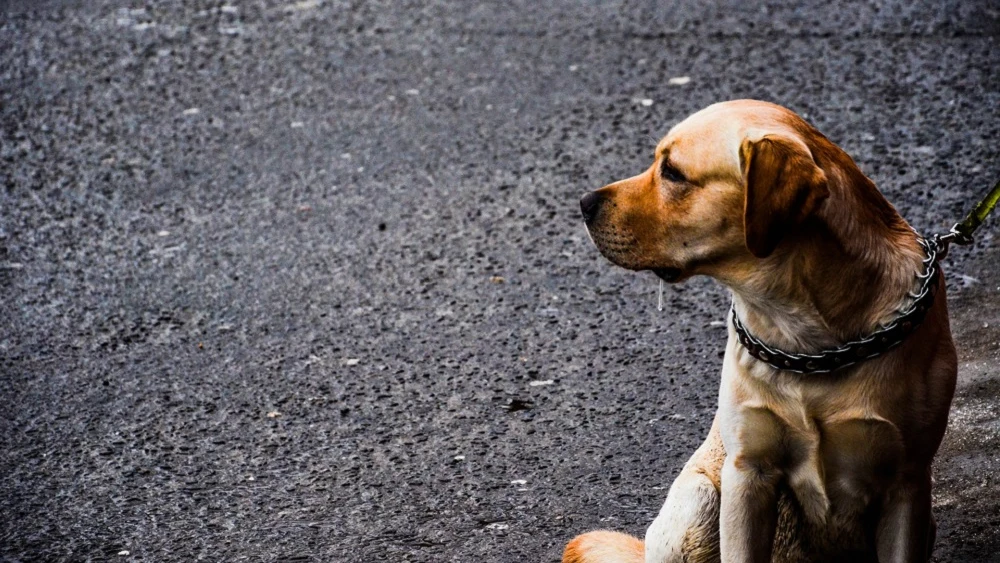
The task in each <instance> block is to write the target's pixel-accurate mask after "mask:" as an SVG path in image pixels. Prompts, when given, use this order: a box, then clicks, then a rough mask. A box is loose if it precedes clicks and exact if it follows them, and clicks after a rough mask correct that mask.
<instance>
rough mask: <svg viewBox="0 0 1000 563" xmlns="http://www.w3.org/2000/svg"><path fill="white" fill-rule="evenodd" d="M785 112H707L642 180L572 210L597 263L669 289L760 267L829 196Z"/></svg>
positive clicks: (726, 106)
mask: <svg viewBox="0 0 1000 563" xmlns="http://www.w3.org/2000/svg"><path fill="white" fill-rule="evenodd" d="M808 130H810V128H809V126H808V125H806V124H805V122H804V121H802V119H801V118H799V117H798V116H797V115H795V114H794V113H792V112H791V111H789V110H787V109H784V108H781V107H779V106H775V105H773V104H768V103H765V102H756V101H751V100H739V101H734V102H725V103H721V104H716V105H713V106H710V107H708V108H706V109H704V110H702V111H700V112H698V113H696V114H694V115H692V116H691V117H689V118H687V119H686V120H684V121H683V122H681V123H679V124H678V125H677V126H675V127H674V128H673V129H671V131H670V132H669V133H668V134H667V136H666V137H664V138H663V140H662V141H660V143H659V144H658V145H657V147H656V153H655V156H654V160H653V164H652V165H651V166H650V167H649V168H648V169H647V170H646V171H645V172H643V173H641V174H639V175H638V176H634V177H632V178H629V179H626V180H621V181H619V182H615V183H613V184H611V185H608V186H605V187H603V188H601V189H599V190H597V191H594V192H591V193H588V194H587V195H585V196H584V197H583V199H582V200H581V201H580V207H581V209H582V211H583V215H584V218H585V219H586V222H587V229H588V230H589V232H590V236H591V238H592V239H593V240H594V243H595V244H596V245H597V248H598V249H599V250H600V251H601V254H603V255H604V256H605V257H607V258H608V259H609V260H611V261H612V262H614V263H615V264H618V265H619V266H623V267H625V268H629V269H632V270H652V271H653V272H655V273H656V274H657V275H658V276H660V277H661V278H662V279H664V280H667V281H677V280H681V279H684V278H687V277H689V276H691V275H695V274H708V275H717V276H718V275H722V277H725V276H724V274H725V272H724V270H725V269H726V268H738V267H741V266H743V267H746V266H747V265H752V264H753V262H754V261H755V260H759V259H762V258H766V257H767V256H769V255H771V254H772V253H773V252H774V251H775V249H776V248H777V247H778V246H779V244H781V243H782V241H783V240H785V239H786V238H787V237H789V235H790V234H792V233H794V231H795V230H796V229H797V228H799V227H800V226H801V225H802V224H803V223H804V222H805V221H806V220H807V219H808V218H809V217H810V216H812V215H813V214H814V213H815V212H816V210H817V209H818V208H819V206H820V204H821V203H822V202H823V201H824V199H826V197H827V196H828V195H829V193H830V192H829V189H828V187H827V177H826V174H825V173H824V172H823V170H822V169H821V168H820V167H819V166H818V165H817V163H816V161H815V159H814V157H813V155H812V153H811V152H810V149H809V147H808V145H807V144H806V140H805V137H804V134H805V132H806V131H808Z"/></svg>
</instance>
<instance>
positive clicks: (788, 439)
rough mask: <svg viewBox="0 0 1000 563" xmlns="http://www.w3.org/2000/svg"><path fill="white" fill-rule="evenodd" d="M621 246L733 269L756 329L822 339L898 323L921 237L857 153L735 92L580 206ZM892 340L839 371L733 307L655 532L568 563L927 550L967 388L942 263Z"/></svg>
mask: <svg viewBox="0 0 1000 563" xmlns="http://www.w3.org/2000/svg"><path fill="white" fill-rule="evenodd" d="M582 205H583V206H584V208H585V215H587V216H588V219H587V226H588V229H589V231H590V235H591V237H592V239H593V241H594V243H595V244H596V245H597V247H598V249H599V250H600V251H601V253H602V254H603V255H604V256H605V257H607V258H608V259H609V260H611V261H612V262H614V263H616V264H618V265H620V266H624V267H626V268H629V269H633V270H647V269H648V270H653V271H654V272H656V273H657V274H658V275H659V276H660V277H662V278H665V279H667V280H668V281H679V280H683V279H685V278H687V277H689V276H692V275H697V274H703V275H708V276H711V277H713V278H715V279H717V280H718V281H720V282H721V283H723V284H725V285H726V286H727V287H728V288H729V289H730V290H731V291H732V295H733V301H734V304H735V309H736V312H737V313H738V314H739V316H740V318H741V319H742V321H743V322H744V324H745V325H746V327H747V329H748V330H750V332H751V333H753V334H754V335H756V336H757V337H758V338H760V339H761V340H763V341H764V342H767V343H768V344H771V345H774V346H776V347H779V348H782V349H784V350H787V351H791V352H815V351H818V350H821V349H825V348H831V347H835V346H837V345H839V344H841V343H843V342H846V341H849V340H853V339H856V338H858V337H859V336H863V335H865V334H868V333H870V332H871V331H873V330H874V329H876V328H877V327H878V325H879V324H880V323H886V322H887V321H890V320H892V319H893V317H894V316H895V315H896V313H897V312H898V311H899V310H901V309H902V308H905V307H906V306H907V305H908V304H909V303H910V302H911V298H910V297H909V296H908V295H907V293H908V292H910V291H912V290H914V289H916V288H917V287H918V285H919V281H918V279H917V277H916V276H917V274H918V273H920V272H921V270H922V265H921V260H922V258H923V252H922V249H921V247H920V245H919V244H918V241H917V236H916V234H915V233H914V232H913V230H912V229H911V228H910V227H909V226H908V225H907V223H906V221H904V220H903V219H902V217H900V216H899V214H898V213H897V212H896V210H895V209H894V208H893V207H892V205H890V204H889V203H888V202H887V201H886V200H885V199H884V198H883V197H882V195H881V194H880V193H879V192H878V190H877V189H876V188H875V185H874V184H873V183H872V182H871V180H869V179H868V178H867V177H865V175H864V174H863V173H862V172H861V171H860V170H859V169H858V167H857V165H855V163H854V161H853V160H851V158H850V157H849V156H848V155H847V154H846V153H844V152H843V151H842V150H841V149H840V148H838V147H837V146H835V145H834V144H833V143H831V142H830V141H829V140H827V139H826V138H825V137H824V136H823V135H822V134H820V133H819V132H818V131H817V130H816V129H814V128H813V127H811V126H810V125H808V124H807V123H806V122H805V121H803V120H802V119H801V118H800V117H798V116H797V115H795V114H794V113H792V112H791V111H789V110H787V109H785V108H782V107H779V106H776V105H773V104H769V103H765V102H757V101H752V100H739V101H733V102H726V103H721V104H716V105H713V106H710V107H708V108H706V109H704V110H702V111H700V112H698V113H696V114H694V115H692V116H691V117H689V118H688V119H686V120H684V121H683V122H681V123H680V124H678V125H677V126H675V127H674V128H673V129H672V130H671V131H670V132H669V133H668V134H667V136H666V137H665V138H664V139H663V140H662V141H661V142H660V143H659V145H658V146H657V148H656V153H655V160H654V162H653V165H652V166H650V168H649V169H648V170H646V171H645V172H643V173H642V174H639V175H638V176H635V177H633V178H629V179H627V180H622V181H620V182H616V183H614V184H611V185H609V186H606V187H604V188H601V189H600V190H598V191H596V192H593V194H591V195H590V196H589V198H585V200H584V201H583V202H582ZM938 284H939V286H938V292H937V296H936V298H935V301H934V305H933V307H932V308H931V309H930V311H929V313H928V314H927V316H926V319H925V320H924V322H923V323H922V324H921V325H920V326H919V327H918V328H917V329H916V330H915V331H914V332H913V333H912V334H911V335H910V336H909V337H908V338H907V340H906V341H905V342H903V343H902V344H901V345H900V346H898V347H896V348H894V349H892V350H891V351H889V352H887V353H885V354H883V355H881V356H879V357H877V358H874V359H871V360H867V361H865V362H862V363H860V364H858V365H856V366H853V367H850V368H846V369H844V370H841V371H839V372H835V373H832V374H817V375H799V374H794V373H789V372H782V371H778V370H776V369H774V368H772V367H771V366H769V365H766V364H764V363H762V362H760V361H758V360H756V359H755V358H753V357H751V356H750V355H749V354H748V353H747V351H746V350H745V349H744V348H742V346H741V345H740V344H739V342H738V340H737V339H736V336H735V333H734V331H733V327H732V323H731V322H730V324H729V341H728V343H727V344H726V353H725V359H724V360H723V366H722V382H721V386H720V389H719V409H718V411H717V413H716V416H715V421H714V422H713V424H712V428H711V431H710V432H709V435H708V438H707V439H706V440H705V443H704V444H702V446H701V447H700V448H698V450H697V451H696V452H695V453H694V455H693V456H692V457H691V459H690V461H688V463H687V465H685V466H684V468H683V470H682V471H681V473H680V475H679V476H678V477H677V479H676V481H674V484H673V486H672V487H671V488H670V492H669V494H668V495H667V500H666V503H665V504H664V505H663V508H662V509H661V511H660V513H659V516H657V517H656V519H655V520H654V521H653V523H652V525H651V526H650V527H649V529H648V530H647V532H646V539H645V542H644V543H643V542H641V541H640V540H638V539H636V538H631V537H629V536H626V535H624V534H619V533H617V532H609V531H597V532H590V533H587V534H583V535H581V536H578V537H577V538H575V539H573V540H572V541H571V542H570V543H569V545H567V547H566V551H565V554H564V557H563V561H564V562H566V563H619V562H621V563H625V562H639V561H643V560H645V561H646V562H647V563H666V562H682V561H683V562H689V563H690V562H707V561H720V560H721V561H725V562H751V561H752V562H766V561H776V562H818V561H850V562H851V563H862V562H875V561H880V562H882V563H889V562H918V561H919V562H925V561H927V560H928V558H929V556H930V550H931V547H932V545H933V542H934V535H935V524H934V521H933V518H932V516H931V492H930V490H931V461H932V458H933V457H934V454H935V452H936V451H937V449H938V445H939V444H940V442H941V438H942V436H943V434H944V431H945V426H946V424H947V419H948V408H949V405H950V403H951V399H952V395H953V393H954V389H955V375H956V369H957V367H956V364H957V360H956V355H955V347H954V343H953V341H952V337H951V331H950V328H949V326H948V312H947V305H946V301H945V291H944V289H945V288H944V281H943V276H939V279H938Z"/></svg>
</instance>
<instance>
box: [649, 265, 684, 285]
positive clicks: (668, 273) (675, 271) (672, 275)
mask: <svg viewBox="0 0 1000 563" xmlns="http://www.w3.org/2000/svg"><path fill="white" fill-rule="evenodd" d="M652 270H653V273H654V274H656V277H658V278H660V279H661V280H663V281H665V282H667V283H673V282H675V281H677V279H678V278H680V277H681V269H680V268H653V269H652Z"/></svg>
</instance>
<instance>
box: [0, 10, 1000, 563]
mask: <svg viewBox="0 0 1000 563" xmlns="http://www.w3.org/2000/svg"><path fill="white" fill-rule="evenodd" d="M810 4H812V5H810V6H800V5H799V3H798V2H792V1H783V2H773V3H767V4H766V5H756V4H755V3H751V2H740V1H735V0H732V1H729V2H719V3H704V2H699V1H695V0H684V1H673V2H653V1H646V2H640V1H624V0H623V1H609V2H590V1H588V2H570V1H567V0H560V1H553V2H545V3H539V2H531V1H527V0H516V1H508V2H494V3H489V4H487V3H483V4H479V3H471V2H462V1H458V0H452V1H430V2H415V1H405V2H404V1H397V2H389V1H373V2H359V1H353V2H347V1H318V2H310V1H303V2H289V3H282V2H271V1H258V2H245V3H242V2H233V3H231V4H224V3H222V2H177V1H163V2H150V1H143V0H132V1H128V2H126V1H113V0H102V1H92V2H85V1H75V2H59V1H55V0H48V1H45V2H40V3H32V2H28V1H11V0H6V1H0V184H2V191H0V398H2V400H3V406H4V408H3V413H2V416H0V477H2V479H0V505H2V506H3V508H2V510H0V561H5V562H14V561H23V562H30V561H122V562H125V561H351V562H354V561H357V562H362V561H456V562H468V561H490V562H493V561H497V562H508V561H509V562H515V561H556V560H557V559H558V557H559V554H560V550H561V547H562V545H563V543H564V542H565V541H566V540H567V539H569V538H570V537H572V536H573V535H574V534H576V533H579V532H582V531H585V530H587V529H591V528H595V527H606V528H613V529H620V530H624V531H628V532H632V533H636V534H641V533H642V532H643V530H644V529H645V527H646V526H647V525H648V523H649V522H650V521H651V519H652V518H653V516H654V515H655V514H656V512H657V510H658V509H659V507H660V504H661V503H662V501H663V498H664V496H665V494H666V490H665V489H666V487H668V486H669V484H670V482H671V481H672V479H673V477H674V476H675V475H676V473H677V471H678V470H679V468H680V466H681V465H682V464H683V462H684V461H685V460H686V458H687V457H688V456H689V455H690V453H691V452H692V451H693V449H694V448H695V447H696V446H697V445H698V444H699V443H700V441H701V440H702V438H703V436H704V435H705V433H706V432H707V429H708V425H709V423H710V421H711V417H712V413H713V411H714V404H715V400H716V390H717V381H718V376H717V373H718V370H719V362H720V359H719V358H720V356H721V353H722V348H723V341H724V338H725V335H724V329H723V328H722V327H720V326H719V324H720V323H719V321H721V320H722V319H723V317H724V313H725V310H726V306H727V302H728V301H727V297H726V294H725V292H724V291H723V290H722V289H721V288H720V287H719V286H717V285H716V284H714V283H712V282H710V281H708V280H700V279H699V280H692V281H691V282H689V283H686V284H684V285H679V286H676V287H671V288H670V289H668V293H667V300H668V306H667V308H666V309H665V310H664V311H663V312H662V313H660V312H657V310H656V306H655V305H656V282H655V281H654V278H653V277H652V275H651V274H634V273H630V272H625V271H623V270H619V269H616V268H615V267H613V266H611V265H610V264H608V263H607V262H606V261H604V260H603V259H601V258H600V256H599V255H598V253H597V251H596V250H595V249H594V248H593V247H592V245H591V244H590V242H589V241H588V239H587V236H586V233H585V231H584V229H583V227H582V225H581V223H580V221H579V218H578V213H579V211H578V207H577V200H578V198H579V196H580V195H582V194H583V193H584V192H586V191H587V190H590V189H593V188H596V187H599V186H600V185H602V184H603V183H606V182H608V181H611V180H614V179H618V178H621V177H624V176H626V175H631V174H634V173H636V172H638V171H639V170H641V169H642V168H644V167H645V166H647V165H648V162H649V159H650V156H651V153H652V149H653V146H654V143H655V141H656V139H657V138H658V137H659V136H661V135H662V134H664V133H665V132H666V131H667V129H668V128H669V127H670V125H672V124H673V123H675V122H677V121H678V120H680V119H681V118H683V117H684V116H686V115H687V114H689V113H691V112H693V111H695V110H697V109H700V108H701V107H703V106H705V105H708V104H710V103H712V102H716V101H720V100H726V99H732V98H741V97H752V98H760V99H766V100H771V101H775V102H778V103H781V104H783V105H787V106H789V107H791V108H793V109H795V110H796V111H798V112H800V113H802V114H804V115H805V116H807V118H808V119H810V120H811V121H812V122H813V123H814V124H816V125H817V126H818V127H819V128H820V129H821V130H823V131H824V132H826V133H827V135H828V136H829V137H831V138H832V139H833V140H834V141H835V142H837V143H839V144H840V145H842V146H843V147H845V148H846V149H847V151H848V152H849V153H851V154H852V155H853V156H854V157H855V158H856V160H857V161H858V163H859V165H860V166H861V168H862V169H863V170H865V171H866V172H867V173H868V174H869V175H870V176H871V177H872V178H873V179H875V181H876V183H877V184H878V185H879V186H880V187H881V189H882V190H883V192H884V193H885V194H886V195H887V196H888V198H889V199H890V200H891V201H893V202H894V203H895V204H896V205H897V207H898V208H899V209H900V211H901V212H902V213H903V214H904V216H906V217H907V218H908V219H909V220H910V221H911V222H912V223H913V225H914V226H915V227H916V228H918V229H919V230H921V231H924V232H928V233H930V232H935V231H940V230H943V229H945V228H947V227H948V226H949V225H950V224H951V222H953V221H955V220H956V219H958V218H959V216H960V215H961V214H962V213H964V212H965V210H967V208H968V206H969V205H970V203H971V200H972V199H973V197H974V196H976V195H978V194H979V193H980V192H981V191H983V190H985V189H986V188H987V187H988V186H989V185H990V183H991V182H993V181H995V180H996V179H997V175H998V174H1000V116H998V111H997V110H998V108H1000V79H998V76H1000V43H998V38H1000V6H998V4H997V3H996V2H995V1H985V0H984V1H977V0H970V1H965V2H959V1H937V2H930V1H927V2H902V1H899V2H882V1H876V2H859V3H827V2H812V3H810ZM681 77H687V78H689V81H687V82H686V83H684V84H672V83H671V81H670V79H672V78H675V79H676V78H681ZM674 82H684V80H675V81H674ZM998 225H1000V223H998V222H997V221H995V220H994V221H993V222H992V224H990V225H988V226H987V227H986V229H985V230H986V232H984V234H983V235H982V238H981V239H980V240H979V241H978V243H977V244H976V245H975V246H973V247H971V248H961V249H957V250H956V251H954V252H953V254H952V256H951V257H950V258H949V261H948V265H947V269H948V275H949V278H948V280H949V287H950V294H951V309H952V316H953V329H954V331H955V334H956V337H957V339H958V344H959V348H960V354H961V361H962V364H961V373H960V384H959V392H958V397H957V400H956V404H955V408H954V411H953V412H954V414H953V416H952V424H951V427H950V429H949V434H948V437H947V438H946V442H945V444H944V446H943V448H942V452H941V454H940V456H939V461H938V464H937V466H936V478H937V480H938V487H937V489H936V492H935V510H936V513H937V515H938V519H939V523H940V534H939V538H940V540H939V543H938V549H937V556H936V560H937V561H940V562H945V561H948V562H966V561H998V560H1000V556H998V555H996V553H997V551H998V550H1000V478H998V477H997V475H998V474H1000V473H998V471H1000V406H998V400H997V396H998V394H1000V373H998V372H1000V369H998V365H1000V312H998V311H997V309H996V306H997V305H998V303H1000V267H998V261H1000V236H998V235H1000V226H998ZM549 381H551V383H550V384H549V383H548V382H549Z"/></svg>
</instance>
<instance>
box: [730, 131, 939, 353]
mask: <svg viewBox="0 0 1000 563" xmlns="http://www.w3.org/2000/svg"><path fill="white" fill-rule="evenodd" d="M831 146H832V145H831ZM834 148H835V147H834ZM836 150H837V151H838V153H839V154H835V153H834V154H833V157H832V158H831V156H830V155H827V154H825V153H824V152H823V151H818V154H817V155H816V156H817V161H820V160H821V159H822V158H824V157H825V158H826V160H827V161H826V162H822V163H821V165H822V166H823V168H824V171H825V172H826V173H827V176H828V181H829V187H830V196H829V198H828V199H827V201H826V202H824V204H823V205H822V208H821V210H820V211H819V213H818V214H817V216H816V217H814V218H812V219H811V220H810V221H808V222H807V224H805V225H803V226H802V228H801V229H800V230H799V231H798V232H796V233H795V234H794V235H793V236H792V237H791V240H789V241H787V243H783V244H781V245H780V246H779V247H778V249H777V250H776V251H775V252H774V253H773V254H772V255H771V256H769V257H768V258H765V259H763V260H759V261H756V262H755V263H754V264H752V265H749V266H750V267H748V268H741V270H742V272H743V275H741V276H739V277H738V279H730V280H723V282H724V283H726V285H728V286H729V287H730V289H731V290H732V292H733V301H734V305H735V309H736V313H737V314H738V315H739V316H740V319H741V320H742V321H743V323H744V325H745V326H746V327H747V329H748V330H749V331H750V332H751V333H752V334H753V335H754V336H756V337H757V338H759V339H761V340H762V341H764V342H766V343H767V344H769V345H772V346H775V347H778V348H781V349H783V350H785V351H787V352H800V353H808V352H816V351H819V350H821V349H826V348H831V347H836V346H838V345H840V344H843V343H844V342H847V341H851V340H855V339H857V338H859V337H863V336H865V335H866V334H868V333H870V332H872V331H874V330H875V329H877V328H878V325H879V324H884V323H887V322H888V321H890V320H892V319H893V318H894V317H895V316H896V314H897V312H898V311H899V310H900V309H902V308H904V307H905V306H907V305H908V304H909V302H910V300H911V298H909V297H908V295H907V293H908V292H909V291H911V290H913V289H915V288H916V287H917V286H918V285H919V283H918V279H917V277H916V276H917V274H919V273H920V272H921V270H922V267H923V265H922V262H921V261H922V259H923V256H924V255H923V249H922V248H921V246H920V244H919V242H918V239H917V235H916V233H914V232H913V230H912V229H911V228H910V226H909V225H908V224H907V223H906V221H905V220H903V218H902V217H900V216H899V214H898V213H897V212H896V210H895V209H894V208H893V207H892V205H890V204H889V202H888V201H886V200H885V198H884V197H882V195H881V194H880V193H879V192H878V190H877V189H876V188H875V185H874V184H873V183H872V182H871V180H869V179H868V178H867V177H865V176H864V174H862V173H861V171H860V170H858V169H857V167H856V166H855V165H854V163H853V162H852V161H850V159H849V158H848V157H847V156H846V155H844V154H843V153H841V152H840V151H839V149H836ZM844 158H846V159H847V163H849V164H846V165H845V164H844V163H843V159H844Z"/></svg>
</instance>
